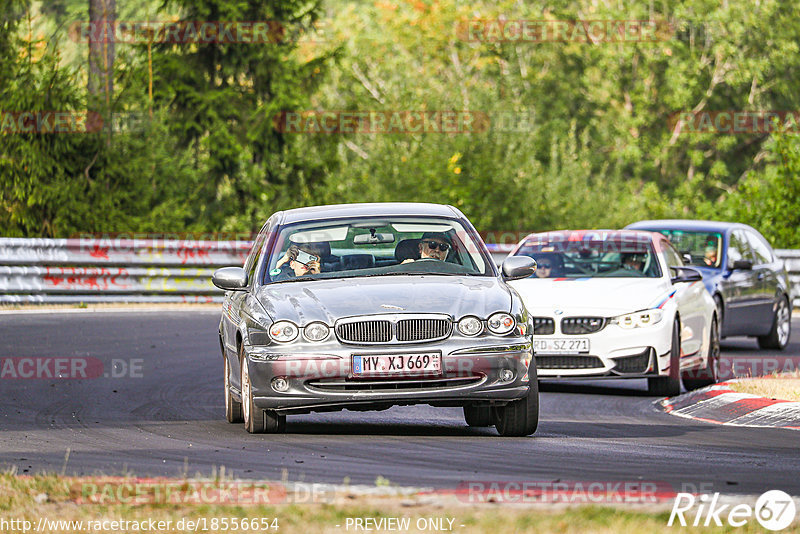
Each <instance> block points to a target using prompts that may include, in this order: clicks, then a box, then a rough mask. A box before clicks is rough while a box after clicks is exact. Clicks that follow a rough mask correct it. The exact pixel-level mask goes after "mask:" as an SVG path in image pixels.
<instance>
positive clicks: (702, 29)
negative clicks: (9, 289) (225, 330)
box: [0, 0, 800, 247]
mask: <svg viewBox="0 0 800 534" xmlns="http://www.w3.org/2000/svg"><path fill="white" fill-rule="evenodd" d="M134 4H136V6H135V7H133V4H130V5H129V4H128V3H127V2H123V1H122V0H117V2H116V5H117V10H118V13H117V18H118V19H119V20H184V21H225V20H227V21H261V20H269V21H273V22H276V21H277V22H279V23H280V27H281V28H282V29H283V30H284V31H283V32H282V33H281V34H280V38H278V39H275V41H274V42H268V43H258V44H257V43H224V42H223V43H219V42H217V43H188V44H177V43H169V42H156V43H153V44H152V46H147V44H146V43H141V42H139V43H136V44H128V43H123V44H121V43H117V44H116V55H117V57H116V60H115V64H114V72H115V80H114V91H115V93H114V99H113V102H114V103H113V107H114V109H113V110H112V111H113V112H114V113H117V114H118V116H119V117H123V118H127V119H130V117H134V118H136V120H122V121H118V122H119V124H120V126H119V127H118V128H114V129H113V130H109V129H106V130H103V131H99V132H94V133H84V134H34V133H8V132H6V133H4V134H2V135H0V235H24V236H64V235H69V234H72V233H75V232H81V231H94V232H110V231H148V232H182V231H243V230H244V231H249V230H253V229H256V228H257V226H258V225H259V223H260V222H261V221H263V220H264V218H265V217H266V216H267V215H268V214H269V213H271V212H273V211H275V210H276V209H283V208H289V207H295V206H303V205H310V204H318V203H336V202H358V201H404V200H413V201H431V202H441V203H450V204H453V205H455V206H457V207H459V208H460V209H461V210H462V211H464V212H465V214H466V215H467V216H469V217H470V218H471V219H472V221H473V222H474V223H475V224H476V226H477V227H478V228H479V230H481V231H513V232H526V231H532V230H545V229H557V228H570V227H573V228H574V227H583V228H600V227H619V226H622V225H625V224H627V223H629V222H633V221H635V220H638V219H641V218H655V217H680V218H689V217H698V218H711V219H728V220H739V221H742V222H747V223H750V224H752V225H754V226H755V227H757V228H759V229H760V230H761V231H762V232H764V233H765V235H766V236H767V237H768V238H769V239H771V240H772V241H773V242H774V244H775V245H776V246H779V247H798V246H800V215H798V214H800V182H799V181H798V172H800V141H798V138H797V136H796V135H795V134H796V133H797V131H798V128H796V127H795V128H794V130H793V131H789V132H777V131H776V132H774V133H771V134H770V133H769V132H768V131H764V129H763V128H761V129H760V130H759V131H754V132H739V133H733V134H731V133H720V132H713V131H704V132H699V133H691V132H686V131H685V130H684V131H680V130H679V129H677V128H676V126H675V120H674V118H675V116H676V114H678V113H682V112H698V113H704V112H711V113H716V112H719V111H724V110H746V111H753V112H759V111H770V110H800V91H798V85H799V84H800V83H799V82H798V81H797V79H796V77H795V75H794V73H796V72H798V71H800V53H799V52H800V26H798V25H797V24H795V23H794V6H793V3H792V2H790V1H788V0H782V1H775V2H760V3H755V4H754V3H753V2H751V1H750V0H730V1H728V2H724V3H720V2H717V1H712V0H679V1H674V2H670V3H666V2H649V3H648V2H646V3H641V5H636V4H633V5H626V6H624V9H623V6H622V3H617V2H596V1H591V0H580V1H578V2H550V3H549V6H548V7H541V6H539V5H538V4H537V5H532V3H527V2H519V1H516V0H501V1H493V2H488V1H478V2H475V1H466V0H438V1H434V0H402V1H401V0H396V1H392V0H382V1H376V2H369V3H367V2H354V1H345V0H327V2H322V3H320V2H313V1H304V0H198V1H192V0H176V1H171V2H170V1H167V2H165V3H164V4H160V3H157V2H155V1H152V2H141V3H134ZM668 4H669V5H668ZM0 5H1V6H2V7H1V8H2V16H3V19H2V21H0V23H1V24H2V28H0V30H1V31H0V102H2V108H3V110H4V111H29V110H34V111H35V110H77V111H80V110H85V109H86V107H87V101H88V99H87V95H86V88H85V86H86V70H87V52H86V46H85V45H83V44H81V43H80V42H76V40H75V39H74V38H70V36H69V27H70V24H71V23H72V22H74V21H76V20H85V19H86V17H88V11H87V6H88V2H87V1H86V0H58V1H53V2H50V3H48V6H49V7H48V8H47V9H45V10H44V11H43V12H34V9H35V8H34V7H31V4H30V3H28V2H24V1H22V0H3V1H0ZM609 6H610V7H609ZM503 19H505V20H510V21H516V20H529V21H574V20H623V21H626V20H627V21H632V20H640V21H644V20H649V21H656V22H657V28H658V30H657V32H656V33H655V36H656V38H654V39H650V40H645V41H631V42H611V40H605V41H603V40H601V41H599V42H581V41H579V40H570V39H568V40H567V41H566V42H560V41H546V42H535V41H533V40H530V39H529V40H514V39H511V40H505V41H503V40H502V39H500V40H498V39H496V38H494V37H496V36H493V35H491V34H476V35H480V36H482V37H481V38H477V39H475V38H469V35H468V34H465V32H464V27H465V24H469V22H470V21H497V20H503ZM151 68H152V73H153V74H152V84H153V98H152V100H150V98H149V96H148V84H149V82H150V78H149V76H150V75H149V72H150V69H151ZM310 110H316V111H318V112H319V111H324V110H330V111H335V112H343V111H361V112H370V111H373V112H398V113H401V114H402V113H408V112H422V111H427V112H435V111H448V110H450V111H469V112H471V113H474V114H475V115H476V116H481V117H486V118H487V120H488V122H486V123H482V126H485V127H478V128H468V129H465V130H462V131H458V132H455V133H437V132H431V133H409V132H407V131H390V132H385V131H383V132H364V131H361V132H358V131H356V132H352V133H341V132H337V133H310V132H309V131H308V129H305V130H304V131H303V132H301V133H296V132H292V131H288V132H287V131H286V129H285V128H281V127H280V124H279V121H278V120H276V116H280V113H281V112H287V111H289V112H303V111H310ZM495 235H497V234H495Z"/></svg>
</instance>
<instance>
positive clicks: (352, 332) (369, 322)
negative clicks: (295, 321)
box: [334, 313, 453, 345]
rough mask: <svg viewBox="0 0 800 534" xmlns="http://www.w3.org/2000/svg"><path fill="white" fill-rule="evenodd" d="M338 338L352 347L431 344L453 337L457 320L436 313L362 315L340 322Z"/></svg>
mask: <svg viewBox="0 0 800 534" xmlns="http://www.w3.org/2000/svg"><path fill="white" fill-rule="evenodd" d="M334 331H335V332H336V338H337V339H338V340H339V342H340V343H347V344H352V345H388V344H399V343H427V342H431V341H440V340H443V339H447V338H448V337H450V334H451V333H452V332H453V319H452V318H451V317H450V316H448V315H443V314H436V313H392V314H381V315H360V316H355V317H346V318H344V319H339V320H338V321H336V324H335V326H334Z"/></svg>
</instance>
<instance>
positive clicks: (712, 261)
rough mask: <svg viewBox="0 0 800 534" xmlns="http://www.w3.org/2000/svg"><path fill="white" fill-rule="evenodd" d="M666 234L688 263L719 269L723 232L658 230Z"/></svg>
mask: <svg viewBox="0 0 800 534" xmlns="http://www.w3.org/2000/svg"><path fill="white" fill-rule="evenodd" d="M656 231H657V232H659V233H661V234H663V235H664V236H666V238H667V239H669V240H670V242H671V243H672V244H673V245H674V246H675V248H676V249H677V250H678V252H680V253H681V254H682V255H683V257H684V258H683V261H684V263H686V264H687V265H697V266H699V267H711V268H714V269H718V268H719V267H720V262H721V261H722V234H720V233H718V232H687V231H685V230H656Z"/></svg>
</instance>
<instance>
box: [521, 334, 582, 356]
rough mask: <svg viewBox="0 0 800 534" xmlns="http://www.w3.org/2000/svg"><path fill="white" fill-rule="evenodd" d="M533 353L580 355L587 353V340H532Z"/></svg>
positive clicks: (580, 338) (578, 338)
mask: <svg viewBox="0 0 800 534" xmlns="http://www.w3.org/2000/svg"><path fill="white" fill-rule="evenodd" d="M533 351H534V352H535V353H536V354H581V353H584V352H589V338H588V337H577V338H549V339H534V341H533Z"/></svg>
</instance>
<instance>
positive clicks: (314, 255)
mask: <svg viewBox="0 0 800 534" xmlns="http://www.w3.org/2000/svg"><path fill="white" fill-rule="evenodd" d="M319 252H320V251H319V250H318V247H315V246H313V245H312V244H309V243H304V244H301V245H296V244H293V245H291V246H290V247H289V249H288V250H287V251H286V253H285V254H284V255H283V257H282V258H281V259H280V260H278V263H276V264H275V268H274V269H273V270H272V271H270V273H269V274H270V275H272V277H273V280H274V281H276V282H280V281H282V280H289V279H290V278H296V277H298V276H305V275H307V274H319V273H320V263H319V260H320V256H319Z"/></svg>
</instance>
